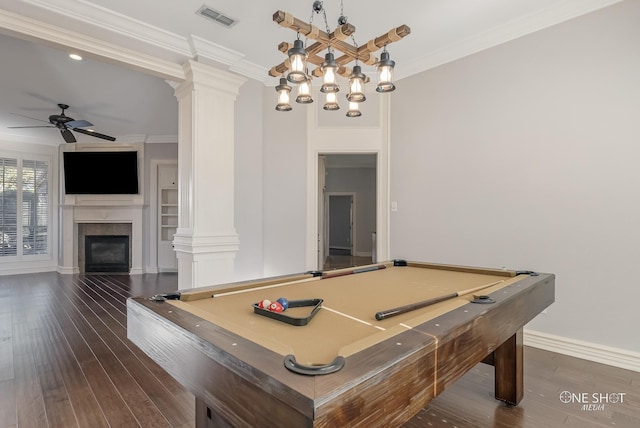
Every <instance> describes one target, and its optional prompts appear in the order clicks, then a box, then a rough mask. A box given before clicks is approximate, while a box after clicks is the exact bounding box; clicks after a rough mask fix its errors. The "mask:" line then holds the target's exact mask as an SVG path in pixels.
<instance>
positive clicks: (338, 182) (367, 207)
mask: <svg viewBox="0 0 640 428" xmlns="http://www.w3.org/2000/svg"><path fill="white" fill-rule="evenodd" d="M325 185H326V191H327V192H353V193H355V194H356V197H355V203H356V207H355V214H356V236H355V243H356V248H354V251H355V254H356V255H363V256H366V255H370V254H371V233H372V232H375V231H376V170H375V168H328V169H327V179H326V183H325Z"/></svg>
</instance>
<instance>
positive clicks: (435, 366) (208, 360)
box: [127, 272, 554, 427]
mask: <svg viewBox="0 0 640 428" xmlns="http://www.w3.org/2000/svg"><path fill="white" fill-rule="evenodd" d="M492 273H493V272H492ZM491 297H492V298H494V300H496V303H494V304H492V305H480V304H478V305H475V304H473V305H472V304H467V305H464V306H462V307H460V308H458V309H455V310H453V311H450V312H448V313H445V314H444V315H441V316H439V317H437V318H435V319H434V320H431V321H429V322H425V323H423V324H421V325H419V326H417V327H414V328H413V329H411V330H407V331H405V332H403V333H400V334H399V335H397V336H394V337H391V338H389V339H386V340H384V341H382V342H380V343H377V344H375V345H373V346H371V347H370V348H368V349H365V350H363V351H361V352H358V353H356V354H353V355H350V356H349V357H347V359H346V361H347V363H346V365H345V367H344V368H343V369H342V370H340V371H339V372H337V373H333V374H331V375H327V376H303V375H298V374H295V373H292V372H290V371H288V370H286V369H284V366H283V357H282V355H281V354H279V353H276V352H272V351H270V350H268V349H266V348H264V347H262V346H260V345H257V344H256V343H253V342H252V341H250V340H247V339H245V338H243V337H241V336H240V335H237V334H234V333H231V332H230V331H228V330H225V329H223V328H221V327H219V326H216V325H214V324H212V323H210V322H207V321H204V320H202V319H201V318H199V317H197V316H195V315H193V314H191V313H189V312H188V311H184V310H181V309H179V308H175V307H172V306H170V305H168V304H166V303H163V302H155V301H151V300H149V299H148V298H131V299H129V300H128V301H127V314H128V315H127V324H128V325H127V329H128V337H129V339H130V340H131V341H132V342H133V343H134V344H136V345H137V346H138V347H140V348H141V349H142V350H143V351H144V352H145V353H146V354H147V355H149V356H150V357H151V358H152V359H153V360H154V361H156V362H157V363H158V364H159V365H160V366H161V367H163V368H164V369H165V370H166V371H167V372H169V373H170V374H171V375H172V376H173V377H174V378H175V379H176V380H177V381H178V382H180V383H181V384H182V385H183V386H185V387H186V388H187V389H188V390H189V391H191V392H192V393H193V394H194V395H195V396H196V397H197V399H196V412H197V418H198V419H197V426H199V427H205V426H211V425H210V424H212V423H213V424H215V425H214V426H222V427H225V426H238V427H239V426H251V427H267V426H291V427H335V426H362V427H376V426H380V427H392V426H401V425H402V424H404V423H405V422H406V421H408V420H409V419H410V418H411V417H412V416H413V415H414V414H416V413H417V412H419V411H420V410H421V409H422V408H424V407H425V406H426V405H427V404H428V403H429V401H431V400H432V399H433V398H434V397H435V396H437V395H438V394H440V393H441V392H442V391H444V389H445V388H446V387H447V386H449V385H450V384H451V383H453V382H455V380H457V379H458V378H460V377H461V376H462V375H463V374H465V373H466V372H467V371H468V370H470V369H471V368H472V367H473V366H475V365H476V364H477V363H478V362H481V361H484V362H487V363H493V364H494V365H495V367H496V391H495V393H496V398H498V399H500V400H503V401H506V402H508V403H511V404H517V403H518V402H519V401H520V399H522V395H523V382H522V377H523V374H522V327H523V326H524V325H525V324H526V323H527V322H529V321H530V320H531V319H533V318H534V317H535V316H536V315H537V314H538V313H540V312H541V311H542V310H543V309H544V308H546V307H547V306H548V305H550V304H551V303H552V302H553V299H554V276H553V275H552V274H540V275H537V276H528V277H524V278H523V279H522V280H520V281H517V282H516V283H514V284H512V285H508V286H507V287H505V288H504V289H501V290H499V291H497V292H495V293H492V294H491ZM209 418H210V419H209Z"/></svg>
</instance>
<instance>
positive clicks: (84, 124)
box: [65, 120, 93, 128]
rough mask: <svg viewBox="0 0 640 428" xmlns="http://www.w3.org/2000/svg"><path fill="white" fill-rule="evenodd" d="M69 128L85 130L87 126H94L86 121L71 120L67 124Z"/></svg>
mask: <svg viewBox="0 0 640 428" xmlns="http://www.w3.org/2000/svg"><path fill="white" fill-rule="evenodd" d="M65 125H66V126H68V127H69V128H85V127H87V126H93V123H91V122H87V121H86V120H71V121H69V122H66V123H65Z"/></svg>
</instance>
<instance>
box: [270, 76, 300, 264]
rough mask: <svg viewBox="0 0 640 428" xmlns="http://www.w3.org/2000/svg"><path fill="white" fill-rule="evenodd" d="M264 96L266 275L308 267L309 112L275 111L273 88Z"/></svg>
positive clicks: (297, 109)
mask: <svg viewBox="0 0 640 428" xmlns="http://www.w3.org/2000/svg"><path fill="white" fill-rule="evenodd" d="M263 94H264V99H263V114H264V136H263V138H264V140H263V143H264V147H263V156H264V158H263V168H264V170H263V174H264V175H263V183H262V190H263V192H264V193H263V201H264V205H263V216H264V217H263V230H264V246H263V252H264V275H265V276H273V275H283V274H289V273H296V272H302V271H304V270H305V255H306V239H305V236H306V230H307V229H306V227H307V225H306V181H307V175H306V174H307V172H306V171H307V169H306V168H307V166H306V155H307V147H306V146H307V144H306V136H307V125H306V123H307V116H306V115H307V112H306V109H305V108H300V107H299V106H296V107H297V108H294V109H293V110H292V111H288V112H277V111H276V110H275V100H276V98H275V94H276V92H275V90H274V88H273V87H265V88H264V91H263Z"/></svg>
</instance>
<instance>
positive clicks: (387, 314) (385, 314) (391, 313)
mask: <svg viewBox="0 0 640 428" xmlns="http://www.w3.org/2000/svg"><path fill="white" fill-rule="evenodd" d="M501 282H504V279H501V280H500V281H496V282H492V283H491V284H485V285H481V286H479V287H474V288H469V289H466V290H461V291H457V292H455V293H451V294H446V295H444V296H439V297H434V298H432V299H428V300H422V301H420V302H416V303H410V304H408V305H404V306H399V307H397V308H393V309H387V310H385V311H380V312H376V319H377V320H378V321H382V320H384V319H387V318H391V317H395V316H396V315H401V314H405V313H407V312H411V311H415V310H416V309H420V308H424V307H426V306H429V305H434V304H436V303H440V302H444V301H445V300H449V299H453V298H455V297H460V296H464V295H465V294H471V293H473V292H476V291H478V290H482V289H484V288H488V287H491V286H492V285H496V284H500V283H501Z"/></svg>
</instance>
